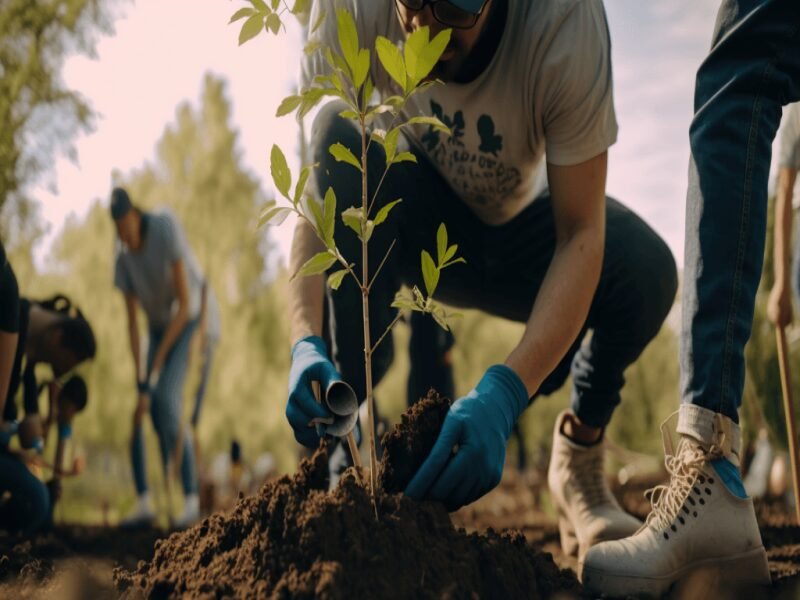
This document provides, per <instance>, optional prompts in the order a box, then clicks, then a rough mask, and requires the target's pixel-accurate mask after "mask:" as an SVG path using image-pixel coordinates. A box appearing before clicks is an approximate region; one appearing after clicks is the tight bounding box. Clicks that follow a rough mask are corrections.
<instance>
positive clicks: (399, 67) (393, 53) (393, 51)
mask: <svg viewBox="0 0 800 600" xmlns="http://www.w3.org/2000/svg"><path fill="white" fill-rule="evenodd" d="M375 49H376V50H377V52H378V59H379V60H380V61H381V64H382V65H383V68H384V69H386V72H387V73H389V76H390V77H391V78H392V79H394V80H395V81H396V82H397V83H398V85H400V87H401V88H403V91H406V65H405V62H404V61H403V55H402V54H400V50H398V48H397V46H395V45H394V44H393V43H392V42H391V41H389V40H388V39H387V38H385V37H383V36H378V39H377V40H375Z"/></svg>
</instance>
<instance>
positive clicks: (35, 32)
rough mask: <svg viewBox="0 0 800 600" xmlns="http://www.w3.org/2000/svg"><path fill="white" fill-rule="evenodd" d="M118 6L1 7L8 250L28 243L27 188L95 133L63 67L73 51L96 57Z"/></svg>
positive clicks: (1, 169) (0, 173)
mask: <svg viewBox="0 0 800 600" xmlns="http://www.w3.org/2000/svg"><path fill="white" fill-rule="evenodd" d="M115 3H116V0H61V1H59V2H50V1H45V0H3V2H2V3H0V32H2V35H0V123H2V126H1V127H0V215H2V218H0V223H2V224H3V225H2V226H0V236H2V238H3V239H4V240H5V241H6V243H7V244H8V245H20V244H22V243H24V241H25V240H24V238H25V232H26V227H27V225H26V221H27V219H28V218H29V217H31V216H32V215H31V214H30V211H31V209H30V204H31V203H32V200H31V199H30V198H29V197H28V196H27V193H28V191H29V188H30V187H31V186H32V185H33V184H34V183H36V182H37V181H38V180H39V179H40V177H41V176H42V175H44V174H45V173H47V171H48V169H49V168H50V166H51V165H52V163H53V159H54V157H55V156H56V155H57V154H61V153H66V154H67V155H68V156H70V157H73V158H74V156H75V150H74V148H73V147H72V145H71V141H72V139H73V138H74V137H75V135H77V134H78V133H79V132H80V131H87V130H88V129H90V127H91V124H92V117H93V111H92V109H91V107H90V105H89V104H88V102H87V101H86V99H85V98H83V97H82V96H81V95H80V94H79V93H78V92H77V91H74V90H70V89H68V88H67V87H66V86H65V85H64V82H63V81H62V79H61V68H62V66H63V64H64V60H65V59H66V57H67V56H68V55H69V54H70V53H73V52H79V53H83V54H89V55H91V54H92V53H93V51H94V45H95V41H96V35H97V34H98V33H99V32H109V31H110V30H111V24H110V21H111V19H110V15H109V11H110V9H111V7H112V6H114V4H115ZM6 205H8V207H7V208H6ZM20 233H23V235H21V236H20V235H19V234H20ZM28 233H30V232H28Z"/></svg>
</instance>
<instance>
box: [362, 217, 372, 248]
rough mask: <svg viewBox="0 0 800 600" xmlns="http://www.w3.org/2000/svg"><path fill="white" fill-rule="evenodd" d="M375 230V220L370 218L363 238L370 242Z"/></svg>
mask: <svg viewBox="0 0 800 600" xmlns="http://www.w3.org/2000/svg"><path fill="white" fill-rule="evenodd" d="M373 231H375V221H373V220H372V219H368V220H367V223H366V226H365V227H364V235H363V237H362V239H363V240H364V241H365V242H368V241H369V239H370V238H371V237H372V232H373Z"/></svg>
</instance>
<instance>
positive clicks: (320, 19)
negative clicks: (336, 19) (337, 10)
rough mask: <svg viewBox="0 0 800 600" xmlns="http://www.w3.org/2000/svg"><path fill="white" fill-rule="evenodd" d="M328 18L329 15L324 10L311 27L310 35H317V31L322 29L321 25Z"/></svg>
mask: <svg viewBox="0 0 800 600" xmlns="http://www.w3.org/2000/svg"><path fill="white" fill-rule="evenodd" d="M326 16H328V15H327V13H326V12H325V11H324V10H323V11H320V13H319V16H318V17H317V20H316V21H314V24H313V25H312V26H311V31H309V33H315V32H316V31H317V29H319V28H320V25H322V24H323V23H324V22H325V17H326Z"/></svg>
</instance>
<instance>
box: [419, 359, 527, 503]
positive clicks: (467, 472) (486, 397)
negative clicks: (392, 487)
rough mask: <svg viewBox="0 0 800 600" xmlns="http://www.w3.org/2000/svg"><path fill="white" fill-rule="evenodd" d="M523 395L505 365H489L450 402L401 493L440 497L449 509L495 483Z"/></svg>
mask: <svg viewBox="0 0 800 600" xmlns="http://www.w3.org/2000/svg"><path fill="white" fill-rule="evenodd" d="M528 400H529V398H528V391H527V390H526V389H525V385H524V384H523V383H522V380H521V379H520V378H519V376H518V375H517V374H516V373H515V372H514V371H513V370H512V369H511V368H510V367H507V366H506V365H494V366H492V367H489V370H487V371H486V374H485V375H484V376H483V377H482V378H481V380H480V381H479V382H478V385H477V386H475V389H473V390H472V391H471V392H470V393H469V394H467V395H466V396H464V397H463V398H461V399H459V400H458V401H456V403H455V404H453V406H451V407H450V411H449V412H448V413H447V417H446V418H445V420H444V424H443V425H442V430H441V432H439V437H438V438H437V439H436V443H435V444H434V445H433V449H432V450H431V453H430V455H429V456H428V458H427V459H426V460H425V462H424V463H422V466H421V467H420V468H419V471H417V474H416V475H414V478H413V479H412V480H411V483H409V484H408V487H407V488H406V494H407V495H408V496H410V497H411V498H413V499H415V500H435V501H439V502H442V503H444V505H445V507H446V508H447V510H450V511H453V510H458V509H459V508H461V507H462V506H464V505H465V504H469V503H470V502H473V501H475V500H477V499H478V498H480V497H481V496H483V495H484V494H486V493H487V492H489V491H490V490H491V489H492V488H494V487H495V486H496V485H497V484H498V483H500V477H501V476H502V474H503V464H504V463H505V457H506V444H507V443H508V438H509V436H510V435H511V429H512V427H513V426H514V423H515V422H516V420H517V419H518V418H519V416H520V415H521V414H522V411H523V410H525V408H527V406H528ZM456 445H458V451H457V452H456V454H453V447H454V446H456Z"/></svg>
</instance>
